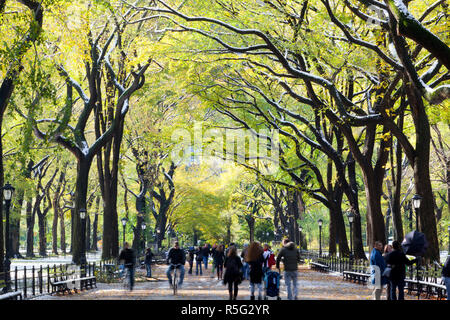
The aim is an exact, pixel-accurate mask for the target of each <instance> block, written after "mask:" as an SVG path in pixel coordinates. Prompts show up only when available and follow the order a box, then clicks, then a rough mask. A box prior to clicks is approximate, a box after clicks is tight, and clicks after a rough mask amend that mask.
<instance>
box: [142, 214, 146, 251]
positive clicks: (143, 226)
mask: <svg viewBox="0 0 450 320" xmlns="http://www.w3.org/2000/svg"><path fill="white" fill-rule="evenodd" d="M141 228H142V237H143V238H144V252H145V247H146V244H145V229H146V228H147V225H146V224H145V221H143V222H142V224H141Z"/></svg>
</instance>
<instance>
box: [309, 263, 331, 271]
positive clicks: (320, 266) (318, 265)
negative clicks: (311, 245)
mask: <svg viewBox="0 0 450 320" xmlns="http://www.w3.org/2000/svg"><path fill="white" fill-rule="evenodd" d="M310 265H311V269H313V270H318V271H320V272H328V271H329V269H330V267H329V266H327V265H325V264H321V263H318V262H311V263H310Z"/></svg>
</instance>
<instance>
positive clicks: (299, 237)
mask: <svg viewBox="0 0 450 320" xmlns="http://www.w3.org/2000/svg"><path fill="white" fill-rule="evenodd" d="M298 231H299V236H298V245H299V246H300V249H301V248H302V231H303V228H302V226H298Z"/></svg>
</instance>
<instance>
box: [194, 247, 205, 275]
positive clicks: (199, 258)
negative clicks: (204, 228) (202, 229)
mask: <svg viewBox="0 0 450 320" xmlns="http://www.w3.org/2000/svg"><path fill="white" fill-rule="evenodd" d="M202 262H203V255H202V248H201V247H198V248H197V251H196V252H195V275H196V276H198V270H199V269H200V275H202Z"/></svg>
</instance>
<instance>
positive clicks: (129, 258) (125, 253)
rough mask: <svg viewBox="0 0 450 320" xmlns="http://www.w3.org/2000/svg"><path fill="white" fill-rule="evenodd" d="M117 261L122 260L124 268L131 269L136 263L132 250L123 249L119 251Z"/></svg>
mask: <svg viewBox="0 0 450 320" xmlns="http://www.w3.org/2000/svg"><path fill="white" fill-rule="evenodd" d="M119 260H124V264H125V266H128V267H131V266H134V265H135V263H136V256H135V254H134V250H133V249H130V248H128V249H123V250H122V251H120V255H119Z"/></svg>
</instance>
